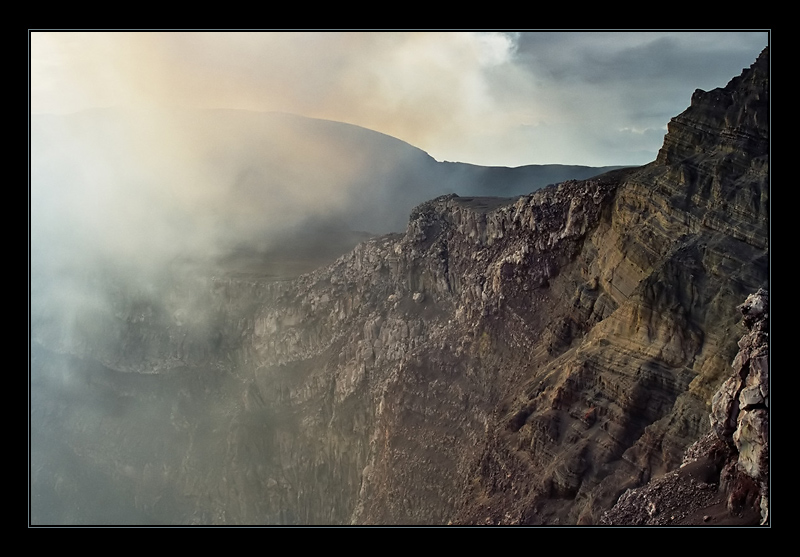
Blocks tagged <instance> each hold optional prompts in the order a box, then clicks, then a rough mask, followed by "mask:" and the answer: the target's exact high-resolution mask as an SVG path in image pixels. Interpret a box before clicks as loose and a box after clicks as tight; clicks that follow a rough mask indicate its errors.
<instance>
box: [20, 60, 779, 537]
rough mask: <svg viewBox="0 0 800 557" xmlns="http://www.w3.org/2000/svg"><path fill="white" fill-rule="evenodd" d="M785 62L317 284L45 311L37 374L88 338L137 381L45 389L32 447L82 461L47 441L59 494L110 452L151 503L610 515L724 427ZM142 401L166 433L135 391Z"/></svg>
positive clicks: (764, 219) (250, 519) (45, 477)
mask: <svg viewBox="0 0 800 557" xmlns="http://www.w3.org/2000/svg"><path fill="white" fill-rule="evenodd" d="M768 70H769V57H768V51H766V50H765V51H764V52H763V53H762V55H761V56H760V57H759V59H758V60H757V61H756V63H755V64H754V65H753V66H752V67H751V68H749V69H746V70H745V71H743V73H742V75H741V76H739V77H737V78H735V79H734V80H732V81H731V82H730V83H729V84H728V85H727V86H726V87H725V88H721V89H717V90H714V91H710V92H707V93H704V92H701V91H697V92H696V93H695V94H694V95H693V97H692V105H691V107H689V109H687V110H686V111H685V112H684V113H683V114H681V115H680V116H678V117H676V118H674V119H673V121H672V122H671V123H670V125H669V131H668V133H667V136H666V137H665V141H664V147H663V148H662V150H661V152H660V153H659V156H658V159H657V160H656V161H654V162H653V163H651V164H649V165H647V166H644V167H641V168H637V169H624V170H617V171H614V172H610V173H607V174H605V175H602V176H600V177H597V178H595V179H591V180H586V181H569V182H564V183H561V184H558V185H555V186H550V187H547V188H544V189H542V190H539V191H536V192H535V193H533V194H531V195H526V196H522V197H518V198H511V199H500V198H480V197H458V196H455V195H449V196H444V197H439V198H436V199H434V200H432V201H429V202H427V203H423V204H422V205H420V206H418V207H417V208H416V209H415V210H414V211H413V212H412V214H411V217H410V220H409V224H408V228H407V230H406V232H405V233H404V234H394V235H388V236H383V237H378V238H373V239H371V240H369V241H367V242H364V243H362V244H360V245H359V246H358V247H357V248H356V249H355V250H353V251H352V252H351V253H349V254H347V255H344V256H342V257H340V258H339V259H338V260H337V261H336V262H335V263H334V264H332V265H330V266H328V267H325V268H322V269H318V270H316V271H314V272H312V273H310V274H306V275H303V276H301V277H299V278H297V279H295V280H292V281H274V280H267V279H265V278H264V277H259V276H246V277H245V276H241V275H236V274H231V273H214V274H212V273H206V274H205V275H204V274H203V273H198V272H190V273H187V275H186V276H189V277H191V280H192V281H195V282H196V283H201V284H199V285H196V286H197V288H192V289H191V291H192V292H202V293H203V294H202V296H200V298H202V300H203V303H199V302H198V301H197V299H195V298H192V299H191V300H190V299H188V298H186V295H185V292H184V289H182V288H181V286H180V284H177V285H175V284H173V283H172V282H170V281H165V282H164V283H162V284H161V285H160V286H159V287H158V288H161V289H163V290H165V291H168V292H170V293H171V296H170V297H169V298H168V299H169V300H170V305H168V307H167V309H165V306H164V305H163V304H162V305H161V306H156V305H154V304H153V303H152V302H150V301H148V300H149V298H148V297H147V296H146V295H145V294H142V295H141V296H139V297H130V296H129V297H127V298H125V301H124V303H122V302H120V303H118V307H117V312H116V314H115V316H113V315H109V314H107V313H106V314H103V313H102V312H101V314H98V315H96V316H95V318H93V319H91V320H88V324H84V325H83V328H78V331H79V332H78V333H75V335H73V336H71V337H69V338H64V335H63V334H60V333H59V331H61V330H62V326H61V325H58V323H60V322H59V321H58V320H54V319H53V318H52V317H49V316H46V315H43V314H42V315H39V314H37V315H34V323H35V325H36V326H35V331H34V334H33V337H34V339H33V340H34V342H33V345H35V347H36V356H37V359H36V362H38V363H35V364H34V366H33V367H34V368H35V369H34V371H33V382H34V383H36V384H41V391H37V392H43V393H44V392H47V393H51V392H54V391H55V390H56V389H55V388H54V387H52V386H51V385H52V383H50V382H48V381H47V380H45V378H46V377H53V376H59V375H58V373H57V370H59V369H62V367H64V366H66V364H65V363H64V358H66V357H67V356H66V354H69V356H68V357H69V358H72V359H77V360H79V365H78V366H77V368H80V370H81V371H79V372H78V371H75V369H76V368H75V366H72V367H71V368H70V369H71V370H72V371H71V372H70V374H71V375H70V377H72V376H75V375H79V376H80V377H81V378H82V381H81V383H82V384H83V385H84V386H83V387H81V389H83V390H84V391H90V392H95V393H98V394H103V395H104V396H106V397H108V396H110V397H111V399H112V400H114V401H115V403H114V404H113V405H112V407H111V408H107V409H103V410H102V411H97V415H99V416H100V417H99V418H97V415H94V414H93V415H92V417H86V416H85V415H83V414H80V413H79V412H77V411H76V410H75V409H74V407H70V406H69V405H68V404H66V403H60V405H56V406H55V407H53V406H52V405H48V404H47V403H46V402H45V399H46V398H47V396H45V395H42V396H41V398H42V401H41V404H39V399H38V398H36V399H35V400H34V401H33V403H32V416H33V417H32V421H33V422H34V425H35V427H34V431H33V433H32V436H33V438H34V441H37V440H38V439H42V442H41V444H39V443H37V442H34V443H33V446H34V447H33V450H34V451H36V450H41V451H42V453H41V454H44V452H45V448H44V445H46V443H45V441H44V440H45V439H49V440H50V441H51V442H52V443H54V444H56V445H58V447H59V448H60V450H61V451H62V452H63V453H65V454H67V455H69V459H70V462H73V463H74V464H73V466H74V470H73V471H69V470H67V471H65V470H64V469H63V468H62V469H59V468H57V467H56V466H55V465H52V464H50V463H49V461H45V459H44V457H42V459H41V460H40V461H38V462H37V461H36V459H35V458H34V459H33V460H34V462H37V464H35V465H34V466H33V469H32V478H33V479H32V481H33V483H34V484H35V485H36V486H37V488H36V491H35V493H34V495H35V497H41V498H42V499H43V500H44V499H48V498H51V497H53V492H55V493H56V494H57V495H58V497H59V499H58V500H60V501H63V500H64V499H65V498H68V497H76V496H77V495H76V494H78V493H80V492H81V489H82V487H81V486H82V485H83V484H82V481H83V480H81V477H80V472H78V471H77V470H78V469H80V468H81V466H82V467H83V469H86V467H87V466H89V467H90V468H91V469H92V470H93V471H94V473H95V474H96V476H97V477H100V478H103V481H105V482H108V483H109V484H115V485H117V486H122V487H118V488H117V489H118V491H119V498H121V499H124V500H125V501H126V503H125V506H126V512H128V514H127V515H126V516H132V517H133V518H131V520H142V517H143V516H146V517H148V520H152V521H154V522H163V521H168V522H172V523H191V522H202V523H214V524H239V523H270V524H289V523H301V524H448V523H454V524H594V523H598V522H599V521H600V519H601V517H602V515H603V513H604V512H605V511H606V510H608V509H609V508H611V506H612V505H614V503H615V502H616V501H617V499H618V498H619V497H620V495H622V494H623V493H625V492H626V490H628V489H630V488H636V487H638V486H641V485H644V484H645V483H646V482H648V481H649V480H650V479H651V478H656V477H658V476H660V475H662V474H664V473H666V472H668V471H670V470H672V469H674V468H676V467H678V466H679V465H680V463H681V460H682V458H683V454H684V451H685V450H686V448H687V447H689V446H690V445H691V444H692V443H694V442H695V441H697V440H698V439H699V438H701V437H702V436H703V435H705V434H706V433H707V432H708V431H709V427H710V424H709V420H708V414H709V412H710V410H711V402H712V397H713V395H714V393H715V392H716V391H717V390H718V388H719V387H720V385H721V384H722V383H723V382H724V381H726V379H727V378H728V376H729V375H730V371H731V362H732V361H733V359H734V356H735V355H736V351H737V341H738V339H739V338H740V337H741V336H742V334H743V328H742V326H741V325H740V324H739V322H738V319H737V312H736V307H737V305H739V304H741V301H742V300H743V299H745V298H746V297H747V295H749V294H751V293H753V292H755V291H757V290H758V289H759V288H761V287H765V286H766V285H767V282H768V278H769V266H768V261H769V256H768V255H769V251H768V249H769V242H768V230H769V223H768V217H769V215H768V207H769V181H768V151H769V127H768V126H769V119H768V107H769V97H768V91H769V75H768ZM182 292H183V293H184V295H183V297H181V293H182ZM119 304H121V305H119ZM188 315H202V316H203V319H198V320H189V319H188ZM62 325H63V323H62ZM71 330H75V329H74V328H72V329H71ZM80 331H83V333H81V332H80ZM98 339H100V340H98ZM121 346H123V347H127V349H126V350H120V349H119V348H120V347H121ZM70 361H72V360H70ZM59 366H61V367H59ZM89 368H91V369H89ZM87 370H88V371H87ZM123 371H125V372H127V373H122V372H123ZM131 371H147V372H149V373H148V374H147V375H142V374H141V373H130V372H131ZM67 375H68V374H66V372H63V373H62V375H60V376H59V377H62V378H61V379H59V381H61V382H62V383H65V382H66V381H67V380H66V379H64V378H63V377H66V376H67ZM37 381H38V383H37ZM70 385H73V383H70ZM75 388H77V387H75ZM748 392H749V391H748ZM53 396H55V395H53ZM142 399H144V400H147V401H149V403H148V404H149V405H150V406H149V407H148V408H149V413H148V420H149V421H148V424H150V425H149V426H147V427H148V431H150V435H144V434H142V433H141V431H140V429H139V428H140V427H143V426H141V425H137V424H134V423H131V420H129V419H127V416H126V414H125V413H124V412H123V411H121V410H120V409H119V408H120V407H125V405H126V404H133V402H132V401H133V400H142ZM93 420H94V421H93ZM97 420H99V422H98V421H97ZM100 422H102V424H103V425H102V426H100V425H98V423H100ZM156 424H159V425H158V427H153V426H155V425H156ZM51 428H55V429H60V430H61V431H63V432H65V433H64V434H63V435H59V436H55V435H54V434H53V433H52V430H51ZM104 431H114V432H115V434H114V435H108V434H105V433H103V432H104ZM51 435H52V436H53V437H54V438H52V439H51V438H50V437H48V436H51ZM55 437H58V439H55ZM132 445H137V446H139V447H140V448H141V451H138V452H135V451H133V449H131V446H132ZM40 447H41V448H40ZM745 452H746V451H745ZM35 454H39V453H35ZM35 497H34V499H35ZM62 505H63V506H64V507H65V508H66V507H69V509H68V510H69V512H67V510H65V511H64V513H63V514H62V515H57V514H54V513H53V511H52V505H51V507H50V510H43V508H39V509H36V510H35V512H34V513H33V516H34V518H35V519H36V518H38V520H40V521H42V522H51V521H52V522H59V521H64V520H67V521H68V519H65V518H64V515H66V516H68V517H73V520H74V517H75V516H78V515H79V512H78V511H77V510H76V508H75V507H74V505H67V504H66V503H62ZM37 513H38V514H37ZM48 513H49V514H48ZM34 521H36V520H34Z"/></svg>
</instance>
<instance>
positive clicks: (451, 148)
mask: <svg viewBox="0 0 800 557" xmlns="http://www.w3.org/2000/svg"><path fill="white" fill-rule="evenodd" d="M768 41H769V33H768V32H767V31H730V32H728V31H703V32H694V31H693V32H689V31H669V32H666V31H639V32H632V31H602V32H601V31H566V32H555V31H536V32H487V31H482V32H456V31H447V32H428V31H421V32H377V31H372V32H230V31H226V32H73V31H61V32H45V31H31V33H30V53H29V55H30V111H31V113H32V114H48V113H55V114H69V113H73V112H77V111H81V110H84V109H88V108H93V107H116V106H120V107H191V108H236V109H246V110H254V111H279V112H288V113H293V114H300V115H303V116H308V117H313V118H322V119H328V120H336V121H341V122H346V123H350V124H355V125H359V126H362V127H365V128H369V129H372V130H376V131H379V132H382V133H385V134H388V135H391V136H394V137H397V138H399V139H401V140H403V141H406V142H408V143H410V144H412V145H414V146H416V147H419V148H420V149H423V150H424V151H426V152H427V153H428V154H430V155H431V156H432V157H434V158H435V159H436V160H439V161H460V162H469V163H473V164H480V165H487V166H521V165H525V164H582V165H588V166H605V165H639V164H645V163H648V162H650V161H652V160H654V159H655V156H656V154H657V152H658V149H659V147H660V146H661V143H662V141H663V137H664V134H665V133H666V125H667V123H668V122H669V119H670V118H672V117H673V116H676V115H678V114H679V113H681V112H682V111H683V110H685V109H686V108H687V107H688V105H689V102H690V99H691V95H692V92H693V91H694V90H695V89H697V88H701V89H705V90H708V89H713V88H715V87H723V86H725V85H726V84H727V83H728V81H729V80H730V79H731V78H732V77H734V76H736V75H739V74H740V73H741V71H742V69H744V68H745V67H748V66H750V65H751V64H752V63H753V62H754V61H755V59H756V57H757V56H758V54H759V53H760V52H761V50H763V48H764V47H766V46H767V45H768Z"/></svg>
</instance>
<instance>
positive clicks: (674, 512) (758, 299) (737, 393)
mask: <svg viewBox="0 0 800 557" xmlns="http://www.w3.org/2000/svg"><path fill="white" fill-rule="evenodd" d="M739 310H740V311H741V312H742V314H743V315H744V324H745V326H746V327H747V329H748V331H747V333H746V334H745V335H744V336H743V337H742V338H741V340H740V341H739V352H738V353H737V354H736V357H735V358H734V360H733V363H732V367H733V374H732V375H731V377H730V378H728V380H727V381H725V383H723V384H722V386H721V387H720V389H719V390H718V391H717V392H716V394H715V395H714V397H713V398H712V404H711V414H710V423H711V430H710V431H709V432H708V433H707V434H706V435H705V436H703V437H702V438H701V439H699V440H698V441H697V442H695V443H694V444H692V446H691V447H689V448H688V449H687V451H686V454H685V455H684V458H683V463H682V464H681V467H680V468H679V469H678V470H675V471H672V472H669V473H668V474H665V475H664V476H660V477H658V478H654V479H653V480H652V481H651V482H650V483H648V484H647V485H646V486H644V487H641V488H636V489H629V490H628V491H626V492H625V493H624V494H623V495H622V496H621V497H620V498H619V501H617V503H616V504H615V505H614V507H613V508H612V509H611V510H609V511H608V512H606V513H605V514H604V515H603V518H602V520H601V523H602V524H607V525H720V524H722V525H732V524H733V525H755V524H761V525H764V524H768V522H769V412H768V408H769V329H768V324H769V297H768V294H767V292H766V291H765V290H763V289H760V290H759V291H758V292H756V293H755V294H753V295H751V296H748V297H747V300H746V301H745V303H744V304H742V305H741V306H739Z"/></svg>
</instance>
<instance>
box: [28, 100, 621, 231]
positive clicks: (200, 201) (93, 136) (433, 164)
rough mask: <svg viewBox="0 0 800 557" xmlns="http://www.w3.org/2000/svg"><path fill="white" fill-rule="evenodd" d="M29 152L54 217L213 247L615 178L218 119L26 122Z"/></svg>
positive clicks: (319, 123) (401, 219) (264, 118)
mask: <svg viewBox="0 0 800 557" xmlns="http://www.w3.org/2000/svg"><path fill="white" fill-rule="evenodd" d="M31 144H32V156H33V164H32V171H33V176H32V193H33V195H34V196H36V195H37V194H38V193H39V192H42V191H46V192H48V195H52V192H53V190H60V191H61V192H65V191H71V192H72V193H71V194H70V197H73V196H75V195H80V196H83V197H82V198H81V199H80V201H79V202H78V203H72V202H67V203H62V202H61V201H60V202H59V205H58V207H57V209H58V211H57V212H59V213H60V214H62V216H63V213H64V211H68V212H69V211H72V213H74V214H73V215H72V217H73V218H72V219H71V220H73V221H75V220H77V221H79V222H87V219H86V218H85V216H86V215H84V212H85V211H88V210H93V211H102V210H109V211H110V210H116V209H119V208H120V207H119V206H120V205H123V206H124V207H125V209H124V213H125V215H123V216H124V217H125V218H130V219H131V220H130V222H129V223H124V222H123V223H122V224H130V225H131V226H135V225H136V223H137V222H147V221H148V220H149V218H150V217H152V215H153V212H154V211H155V212H158V213H164V215H163V216H165V218H166V220H168V221H175V222H181V223H182V224H183V225H188V224H192V225H193V226H192V227H190V228H193V227H194V226H202V227H203V228H204V229H207V228H208V225H209V223H211V224H213V226H215V227H216V232H217V235H218V237H224V238H225V239H226V240H233V241H237V240H242V239H245V238H246V239H247V240H248V241H250V240H252V239H254V238H259V237H263V236H274V235H275V234H279V235H280V234H282V233H284V232H286V231H287V230H288V231H291V230H293V229H296V227H302V228H304V229H308V227H311V228H312V229H313V227H314V226H316V224H317V223H320V222H322V223H323V226H324V227H328V226H329V221H331V222H335V223H340V224H344V225H345V226H346V227H347V228H349V229H351V230H360V231H368V232H371V233H386V232H399V231H402V230H404V229H405V227H406V224H407V220H408V215H409V214H410V212H411V210H412V209H413V207H414V206H416V205H418V204H419V203H422V202H423V201H426V200H428V199H432V198H434V197H437V196H439V195H442V194H447V193H456V194H458V195H481V196H490V195H491V196H495V195H496V196H516V195H523V194H527V193H531V192H532V191H534V190H537V189H539V188H541V187H543V186H546V185H548V184H552V183H556V182H561V181H564V180H568V179H583V178H588V177H591V176H594V175H597V174H600V173H602V172H605V171H607V170H610V169H612V168H618V167H598V168H595V167H586V166H566V165H528V166H522V167H518V168H506V167H484V166H477V165H472V164H467V163H454V162H437V161H436V160H435V159H433V158H432V157H431V156H430V155H428V154H427V153H425V152H424V151H422V150H421V149H418V148H416V147H413V146H412V145H409V144H408V143H405V142H403V141H401V140H399V139H396V138H393V137H390V136H388V135H385V134H382V133H379V132H375V131H372V130H368V129H365V128H362V127H359V126H355V125H351V124H345V123H341V122H333V121H328V120H319V119H313V118H306V117H303V116H297V115H292V114H285V113H276V112H250V111H243V110H227V109H219V110H179V109H174V110H123V109H93V110H87V111H83V112H79V113H75V114H71V115H67V116H55V115H34V116H32V122H31ZM56 197H58V198H59V199H60V200H62V201H63V199H62V198H61V196H60V195H58V196H56ZM90 200H91V201H90ZM42 202H43V203H44V204H45V205H47V206H49V204H48V203H47V201H46V200H43V201H42ZM37 207H38V206H37ZM120 212H122V211H120ZM139 212H141V213H142V214H139ZM146 215H148V216H146ZM95 216H96V215H95ZM118 218H119V215H117V216H116V217H115V219H114V223H113V224H114V226H115V227H119V226H120V225H121V223H120V221H119V220H118ZM89 221H93V219H89ZM201 221H203V222H201ZM73 224H74V222H73ZM173 228H174V227H173ZM170 232H171V233H177V231H176V230H173V229H171V230H170ZM181 232H185V233H189V234H191V233H192V232H191V230H182V231H181ZM218 239H219V238H218Z"/></svg>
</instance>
